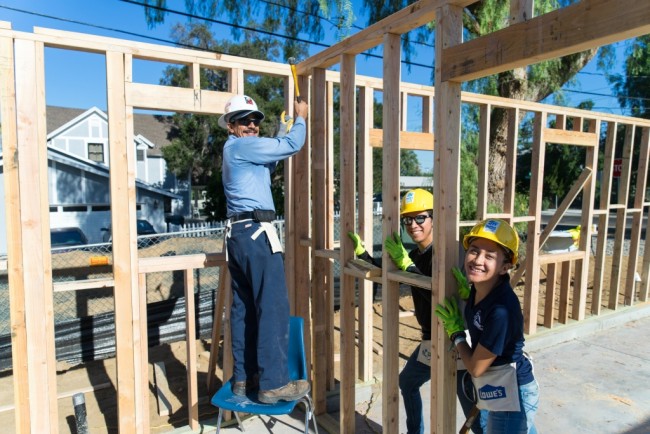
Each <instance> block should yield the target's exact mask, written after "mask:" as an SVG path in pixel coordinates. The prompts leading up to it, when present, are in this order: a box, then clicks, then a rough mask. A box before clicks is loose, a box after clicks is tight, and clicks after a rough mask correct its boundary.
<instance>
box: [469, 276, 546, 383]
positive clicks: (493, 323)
mask: <svg viewBox="0 0 650 434" xmlns="http://www.w3.org/2000/svg"><path fill="white" fill-rule="evenodd" d="M509 278H510V276H509V275H505V276H504V277H503V278H502V279H501V281H500V282H499V283H498V284H497V286H496V287H495V288H494V289H492V291H490V293H489V294H488V295H487V296H486V297H485V298H484V299H483V300H481V301H480V302H479V303H478V304H476V305H475V304H474V300H475V299H476V289H475V288H474V286H473V285H472V290H471V292H470V295H469V299H468V300H467V305H466V306H465V321H466V322H467V328H468V329H469V334H470V337H471V338H472V345H473V346H474V348H476V346H477V345H478V344H479V343H480V344H481V345H483V346H484V347H485V348H486V349H488V350H489V351H490V352H492V353H493V354H496V356H497V358H496V359H495V360H494V362H492V366H499V365H505V364H507V363H512V362H516V363H517V382H518V383H519V385H520V386H521V385H524V384H528V383H530V382H531V381H533V380H534V379H535V377H534V375H533V366H532V364H531V363H530V360H528V359H527V358H526V357H524V354H523V352H524V316H523V315H522V313H521V305H520V304H519V299H518V298H517V295H516V294H515V292H514V291H513V290H512V286H510V281H509Z"/></svg>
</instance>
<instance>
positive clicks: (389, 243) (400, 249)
mask: <svg viewBox="0 0 650 434" xmlns="http://www.w3.org/2000/svg"><path fill="white" fill-rule="evenodd" d="M384 247H385V248H386V251H387V252H388V255H390V258H391V259H392V260H393V262H394V263H395V265H396V266H397V268H399V269H400V270H404V271H406V269H407V268H408V267H410V266H411V265H413V261H412V260H411V258H410V257H409V254H408V252H407V251H406V249H405V248H404V245H403V244H402V239H401V238H400V236H399V234H398V233H397V232H393V236H392V237H391V236H390V235H389V236H388V237H387V238H386V241H384Z"/></svg>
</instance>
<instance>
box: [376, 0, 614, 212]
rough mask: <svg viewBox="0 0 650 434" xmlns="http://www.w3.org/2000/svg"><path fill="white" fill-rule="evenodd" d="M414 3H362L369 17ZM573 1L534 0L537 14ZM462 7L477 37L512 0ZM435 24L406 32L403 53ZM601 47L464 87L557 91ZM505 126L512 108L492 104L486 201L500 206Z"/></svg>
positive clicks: (518, 93) (515, 95)
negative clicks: (506, 108) (509, 109)
mask: <svg viewBox="0 0 650 434" xmlns="http://www.w3.org/2000/svg"><path fill="white" fill-rule="evenodd" d="M410 3H413V2H411V1H406V2H404V1H398V2H388V3H385V2H384V1H382V0H364V5H365V7H366V9H367V10H368V11H369V19H368V22H375V21H377V20H380V19H382V18H384V17H386V16H388V15H390V14H391V13H394V12H395V11H396V10H398V9H400V8H403V7H405V6H406V5H407V4H410ZM570 3H574V0H538V1H536V2H535V14H536V15H539V14H543V13H546V12H549V11H551V10H554V9H557V8H559V7H562V6H566V5H567V4H570ZM464 12H465V13H464V16H463V24H464V28H465V39H473V38H477V37H480V36H482V35H486V34H488V33H492V32H494V31H496V30H499V29H501V28H504V27H506V26H507V25H508V22H509V15H510V2H509V1H505V0H484V1H481V2H476V3H474V4H472V5H470V6H468V7H466V8H465V10H464ZM433 27H435V26H434V25H433V24H432V25H430V26H425V27H422V28H419V29H416V30H414V31H413V32H411V34H409V35H405V37H403V39H402V40H403V44H404V45H405V49H404V51H405V57H406V58H407V59H408V58H409V56H410V55H411V54H412V53H413V51H412V49H407V48H410V47H412V45H413V42H412V41H413V39H415V41H420V42H421V41H428V40H431V39H432V32H431V29H432V28H433ZM597 52H598V50H597V49H593V50H588V51H584V52H581V53H576V54H573V55H570V56H565V57H562V58H559V59H554V60H549V61H545V62H541V63H538V64H535V65H530V66H528V67H526V68H517V69H514V70H511V71H506V72H502V73H500V74H497V75H493V76H489V77H486V78H483V79H479V80H475V81H472V82H468V83H466V84H465V85H464V89H465V90H469V91H474V92H477V93H483V94H488V95H498V96H501V97H505V98H510V99H517V100H526V101H541V100H543V99H544V98H546V97H547V96H549V95H551V94H553V93H554V92H558V91H559V90H560V89H561V87H562V86H563V85H564V84H566V83H567V82H569V81H571V80H573V79H574V77H575V75H576V74H577V72H578V71H580V70H581V69H582V68H583V67H584V66H585V65H586V64H587V63H589V61H590V60H591V59H593V58H594V56H596V54H597ZM600 59H601V65H602V66H605V65H607V64H609V62H611V51H610V50H609V48H607V49H605V50H603V52H602V53H601V58H600ZM432 81H433V78H432ZM507 126H508V112H507V111H506V110H503V109H499V108H495V109H493V110H492V113H491V117H490V155H489V162H488V165H489V166H488V193H489V197H488V201H489V203H490V204H492V205H495V206H496V207H497V208H498V209H500V208H501V204H503V198H504V188H505V176H504V175H505V168H506V155H505V152H506V144H507V139H508V131H507Z"/></svg>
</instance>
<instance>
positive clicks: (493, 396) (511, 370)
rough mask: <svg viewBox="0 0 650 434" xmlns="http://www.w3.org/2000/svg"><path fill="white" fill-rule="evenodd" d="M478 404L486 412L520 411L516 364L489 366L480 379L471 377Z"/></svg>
mask: <svg viewBox="0 0 650 434" xmlns="http://www.w3.org/2000/svg"><path fill="white" fill-rule="evenodd" d="M472 382H473V383H474V387H475V388H476V393H477V395H478V402H477V404H476V406H477V407H478V408H480V409H481V410H488V411H520V406H519V385H518V384H517V366H516V363H514V362H513V363H508V364H505V365H500V366H491V367H490V368H488V369H487V371H485V373H484V374H483V375H481V376H480V377H472Z"/></svg>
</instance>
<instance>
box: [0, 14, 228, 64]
mask: <svg viewBox="0 0 650 434" xmlns="http://www.w3.org/2000/svg"><path fill="white" fill-rule="evenodd" d="M0 8H2V9H8V10H11V11H14V12H19V13H23V14H27V15H34V16H37V17H42V18H47V19H50V20H57V21H63V22H66V23H72V24H79V25H82V26H88V27H94V28H97V29H102V30H108V31H110V32H116V33H122V34H125V35H129V36H136V37H138V38H145V39H150V40H152V41H158V42H165V43H168V44H172V45H177V46H182V47H186V48H194V49H196V48H198V47H195V46H193V45H189V44H181V43H178V42H174V41H170V40H168V39H163V38H158V37H155V36H147V35H143V34H140V33H135V32H129V31H128V30H120V29H116V28H114V27H106V26H100V25H99V24H92V23H86V22H84V21H77V20H72V19H69V18H61V17H55V16H53V15H47V14H42V13H40V12H34V11H28V10H25V9H18V8H14V7H11V6H6V5H0ZM219 54H227V53H219Z"/></svg>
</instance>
